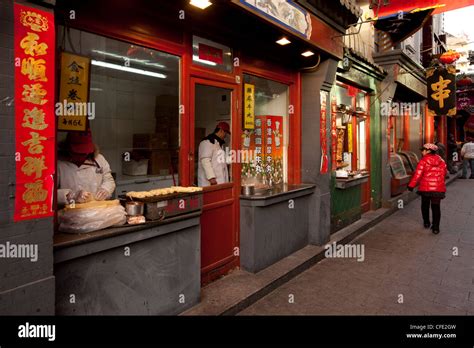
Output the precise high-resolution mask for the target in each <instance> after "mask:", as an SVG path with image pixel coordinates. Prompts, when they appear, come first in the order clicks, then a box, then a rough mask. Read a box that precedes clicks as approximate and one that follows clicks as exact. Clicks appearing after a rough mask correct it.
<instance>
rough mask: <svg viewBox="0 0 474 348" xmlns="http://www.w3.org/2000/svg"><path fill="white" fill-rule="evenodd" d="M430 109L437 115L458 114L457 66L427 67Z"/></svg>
mask: <svg viewBox="0 0 474 348" xmlns="http://www.w3.org/2000/svg"><path fill="white" fill-rule="evenodd" d="M426 77H427V85H428V109H429V110H430V111H431V112H432V113H433V114H435V115H448V116H454V115H456V68H455V67H454V66H453V65H448V66H447V68H444V67H443V68H441V67H438V68H430V69H426Z"/></svg>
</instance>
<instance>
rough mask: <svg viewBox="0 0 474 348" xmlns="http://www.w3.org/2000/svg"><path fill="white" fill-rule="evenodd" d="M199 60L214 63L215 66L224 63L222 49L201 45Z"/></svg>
mask: <svg viewBox="0 0 474 348" xmlns="http://www.w3.org/2000/svg"><path fill="white" fill-rule="evenodd" d="M198 52H199V59H202V60H207V61H209V62H214V63H216V64H223V63H224V58H223V57H224V53H223V52H222V49H220V48H217V47H212V46H209V45H206V44H203V43H200V44H199V50H198Z"/></svg>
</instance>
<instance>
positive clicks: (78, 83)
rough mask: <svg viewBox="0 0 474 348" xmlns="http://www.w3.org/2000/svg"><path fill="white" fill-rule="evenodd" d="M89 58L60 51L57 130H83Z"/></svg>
mask: <svg viewBox="0 0 474 348" xmlns="http://www.w3.org/2000/svg"><path fill="white" fill-rule="evenodd" d="M89 68H90V58H88V57H81V56H78V55H75V54H71V53H67V52H62V54H61V84H60V90H59V104H58V107H59V108H60V111H61V113H60V115H58V116H59V119H58V130H75V131H85V130H86V125H87V116H88V115H87V110H88V108H87V103H88V101H89Z"/></svg>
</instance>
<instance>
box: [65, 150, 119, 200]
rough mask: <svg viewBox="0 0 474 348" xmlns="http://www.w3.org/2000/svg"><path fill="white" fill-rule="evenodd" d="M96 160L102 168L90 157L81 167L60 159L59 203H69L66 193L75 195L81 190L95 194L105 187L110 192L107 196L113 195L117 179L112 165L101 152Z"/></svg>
mask: <svg viewBox="0 0 474 348" xmlns="http://www.w3.org/2000/svg"><path fill="white" fill-rule="evenodd" d="M95 160H96V162H97V164H98V165H99V166H100V168H98V167H97V165H95V163H94V162H93V161H91V160H90V159H87V160H86V161H85V162H84V164H82V165H81V166H80V167H78V166H76V165H75V164H74V163H71V162H68V161H61V160H60V161H58V203H59V204H67V203H68V202H67V199H66V195H67V194H68V193H69V192H72V194H73V195H74V194H76V193H77V192H78V191H80V190H84V191H87V192H90V193H92V194H93V195H95V194H96V193H97V191H99V190H100V189H105V190H107V192H109V195H108V197H107V198H110V197H111V196H112V193H113V192H114V190H115V181H114V178H113V177H112V174H111V170H110V165H109V163H108V162H107V160H106V159H105V158H104V156H102V155H100V154H99V155H97V156H96V158H95ZM87 163H91V164H93V165H89V164H87Z"/></svg>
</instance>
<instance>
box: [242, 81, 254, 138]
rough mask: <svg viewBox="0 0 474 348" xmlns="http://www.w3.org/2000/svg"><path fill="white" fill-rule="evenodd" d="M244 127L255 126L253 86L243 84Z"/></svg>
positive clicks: (250, 127)
mask: <svg viewBox="0 0 474 348" xmlns="http://www.w3.org/2000/svg"><path fill="white" fill-rule="evenodd" d="M243 128H244V129H254V128H255V86H254V85H252V84H250V83H245V84H244V127H243Z"/></svg>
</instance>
